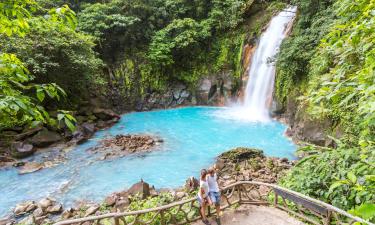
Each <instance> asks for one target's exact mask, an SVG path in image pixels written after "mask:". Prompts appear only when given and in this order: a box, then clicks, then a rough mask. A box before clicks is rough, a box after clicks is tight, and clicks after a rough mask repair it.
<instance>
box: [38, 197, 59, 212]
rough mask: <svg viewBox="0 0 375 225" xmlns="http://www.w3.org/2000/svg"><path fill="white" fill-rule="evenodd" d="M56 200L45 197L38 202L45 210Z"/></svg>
mask: <svg viewBox="0 0 375 225" xmlns="http://www.w3.org/2000/svg"><path fill="white" fill-rule="evenodd" d="M54 202H55V200H53V199H51V198H43V199H42V200H40V201H39V202H38V206H39V207H40V208H42V209H43V210H45V209H47V208H48V207H50V206H52V205H53V203H54Z"/></svg>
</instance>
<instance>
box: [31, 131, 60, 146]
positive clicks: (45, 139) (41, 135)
mask: <svg viewBox="0 0 375 225" xmlns="http://www.w3.org/2000/svg"><path fill="white" fill-rule="evenodd" d="M61 139H62V138H61V136H60V134H58V133H56V132H54V131H49V130H47V129H46V128H43V129H42V130H41V131H39V132H38V133H37V134H36V135H34V136H33V137H32V138H31V139H30V142H31V143H32V144H33V145H35V146H37V147H47V146H49V145H51V144H53V143H56V142H58V141H60V140H61Z"/></svg>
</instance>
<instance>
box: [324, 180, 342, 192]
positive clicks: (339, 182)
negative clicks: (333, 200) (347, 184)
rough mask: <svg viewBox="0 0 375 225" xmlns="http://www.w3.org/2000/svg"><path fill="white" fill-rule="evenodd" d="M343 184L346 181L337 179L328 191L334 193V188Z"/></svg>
mask: <svg viewBox="0 0 375 225" xmlns="http://www.w3.org/2000/svg"><path fill="white" fill-rule="evenodd" d="M343 184H344V183H343V182H341V181H336V182H335V183H333V184H332V185H331V187H329V191H328V192H329V193H332V192H333V190H334V189H336V188H338V187H340V186H341V185H343Z"/></svg>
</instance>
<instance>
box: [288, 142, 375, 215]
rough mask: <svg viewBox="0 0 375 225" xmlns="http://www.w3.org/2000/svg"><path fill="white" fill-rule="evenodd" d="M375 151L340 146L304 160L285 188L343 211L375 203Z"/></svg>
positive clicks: (293, 171)
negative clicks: (320, 200)
mask: <svg viewBox="0 0 375 225" xmlns="http://www.w3.org/2000/svg"><path fill="white" fill-rule="evenodd" d="M374 161H375V154H374V151H373V149H358V148H349V147H348V146H340V147H339V148H338V149H331V150H328V151H325V152H318V153H316V154H314V155H311V156H309V157H307V158H306V159H304V160H301V161H300V162H299V163H298V164H297V165H296V167H295V168H293V170H292V171H291V172H290V173H289V174H288V175H287V176H286V177H285V178H283V180H282V182H281V183H282V184H283V185H284V186H286V187H288V188H291V189H293V190H297V191H300V192H302V193H304V194H306V195H309V196H311V197H315V198H319V199H322V200H323V201H326V202H329V203H332V204H333V205H336V206H338V207H341V208H343V209H347V210H349V209H352V208H353V207H354V206H356V205H360V204H364V203H368V202H373V201H374V200H375V182H374V181H375V180H374V174H375V165H374V164H373V162H374Z"/></svg>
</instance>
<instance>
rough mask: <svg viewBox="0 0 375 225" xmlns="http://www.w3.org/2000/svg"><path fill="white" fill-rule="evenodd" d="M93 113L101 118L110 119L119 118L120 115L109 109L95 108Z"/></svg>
mask: <svg viewBox="0 0 375 225" xmlns="http://www.w3.org/2000/svg"><path fill="white" fill-rule="evenodd" d="M93 114H94V115H95V116H96V117H98V118H99V119H102V120H111V119H113V118H118V119H120V116H119V115H118V114H116V113H115V112H113V111H112V110H110V109H102V108H95V109H94V110H93Z"/></svg>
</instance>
